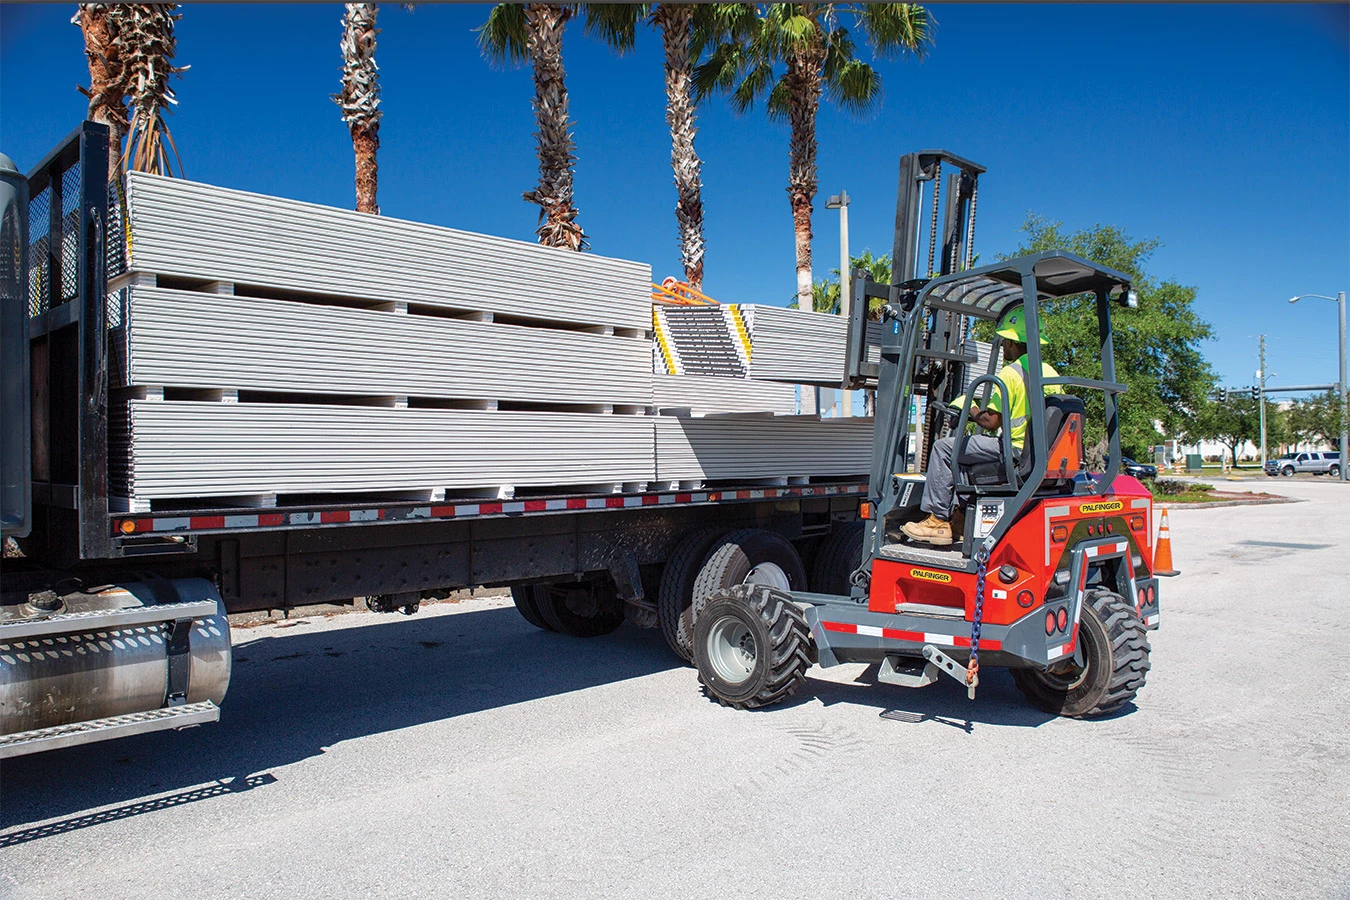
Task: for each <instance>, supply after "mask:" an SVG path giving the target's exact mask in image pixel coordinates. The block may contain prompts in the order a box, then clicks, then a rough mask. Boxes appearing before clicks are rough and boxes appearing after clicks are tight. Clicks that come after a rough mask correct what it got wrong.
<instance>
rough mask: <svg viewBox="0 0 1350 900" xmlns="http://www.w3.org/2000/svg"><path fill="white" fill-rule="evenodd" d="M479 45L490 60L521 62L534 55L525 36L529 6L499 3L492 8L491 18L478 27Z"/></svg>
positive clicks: (489, 16) (513, 63) (516, 63)
mask: <svg viewBox="0 0 1350 900" xmlns="http://www.w3.org/2000/svg"><path fill="white" fill-rule="evenodd" d="M476 30H477V32H478V48H479V49H480V50H481V51H482V52H483V55H484V56H485V57H487V59H488V61H489V62H492V63H496V64H499V65H505V64H509V65H519V64H520V63H523V62H525V61H526V60H527V59H529V58H530V51H529V48H528V47H527V46H526V42H525V38H526V34H527V32H528V28H527V27H526V24H525V6H524V4H521V3H498V4H497V5H495V6H493V7H492V9H491V10H489V11H488V17H487V21H486V22H484V23H483V24H482V25H481V26H479V27H478V28H477V29H476Z"/></svg>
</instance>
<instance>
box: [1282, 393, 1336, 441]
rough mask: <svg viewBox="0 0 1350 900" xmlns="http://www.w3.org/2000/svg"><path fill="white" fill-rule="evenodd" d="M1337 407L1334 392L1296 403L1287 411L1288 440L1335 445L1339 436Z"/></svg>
mask: <svg viewBox="0 0 1350 900" xmlns="http://www.w3.org/2000/svg"><path fill="white" fill-rule="evenodd" d="M1339 407H1340V403H1339V398H1338V397H1337V395H1336V392H1335V391H1327V392H1326V393H1325V394H1318V395H1316V396H1314V397H1309V398H1307V399H1305V400H1299V401H1296V402H1295V403H1294V405H1293V406H1291V407H1290V408H1289V410H1288V418H1289V439H1290V440H1291V441H1294V442H1296V443H1300V444H1301V443H1325V444H1327V445H1334V444H1336V442H1337V441H1339V440H1340V434H1341V428H1340V424H1339V418H1338V415H1337V411H1338V409H1339Z"/></svg>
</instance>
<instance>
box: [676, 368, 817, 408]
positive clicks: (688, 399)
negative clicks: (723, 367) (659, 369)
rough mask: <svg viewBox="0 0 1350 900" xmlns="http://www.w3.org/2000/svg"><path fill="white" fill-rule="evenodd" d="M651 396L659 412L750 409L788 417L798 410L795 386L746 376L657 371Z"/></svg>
mask: <svg viewBox="0 0 1350 900" xmlns="http://www.w3.org/2000/svg"><path fill="white" fill-rule="evenodd" d="M652 395H653V400H654V403H655V405H656V408H657V410H658V411H660V410H678V409H686V410H689V413H690V414H691V415H695V416H705V415H717V414H720V413H753V412H765V413H772V414H774V415H776V416H790V415H793V414H795V413H796V412H797V409H798V402H797V387H796V386H795V385H791V384H784V383H782V382H777V381H754V380H752V379H749V378H722V377H717V376H712V375H663V374H657V375H655V376H654V377H653V378H652Z"/></svg>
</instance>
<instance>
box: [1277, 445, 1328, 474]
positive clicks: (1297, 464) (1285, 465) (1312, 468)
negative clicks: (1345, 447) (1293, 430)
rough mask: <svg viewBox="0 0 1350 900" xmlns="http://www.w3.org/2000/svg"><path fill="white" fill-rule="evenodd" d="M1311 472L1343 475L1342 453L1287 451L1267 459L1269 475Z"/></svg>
mask: <svg viewBox="0 0 1350 900" xmlns="http://www.w3.org/2000/svg"><path fill="white" fill-rule="evenodd" d="M1308 472H1311V473H1312V474H1313V475H1330V476H1331V477H1333V478H1339V477H1340V475H1341V455H1340V454H1339V453H1336V452H1334V451H1329V452H1321V453H1311V452H1304V453H1286V454H1285V455H1284V456H1281V457H1280V458H1279V459H1268V460H1266V474H1267V475H1272V476H1273V475H1283V476H1284V477H1285V478H1290V477H1293V476H1294V475H1299V474H1303V473H1308Z"/></svg>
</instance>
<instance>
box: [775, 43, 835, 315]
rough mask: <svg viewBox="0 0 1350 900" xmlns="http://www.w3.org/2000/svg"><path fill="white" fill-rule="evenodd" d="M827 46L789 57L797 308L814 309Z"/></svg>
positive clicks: (790, 196) (790, 200) (790, 189)
mask: <svg viewBox="0 0 1350 900" xmlns="http://www.w3.org/2000/svg"><path fill="white" fill-rule="evenodd" d="M824 63H825V50H824V47H820V48H812V49H811V50H809V51H804V52H800V53H790V54H788V56H787V74H786V76H785V78H786V81H787V88H788V125H789V127H790V128H791V129H792V136H791V139H790V141H789V143H788V188H787V191H788V203H789V204H791V206H792V226H793V229H794V231H795V233H796V240H797V305H798V308H799V309H811V308H812V306H811V304H812V297H811V211H812V206H813V204H814V201H815V196H816V187H817V178H816V113H817V112H819V110H820V95H821V87H822V83H823V79H822V76H821V70H822V67H823V66H824Z"/></svg>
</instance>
